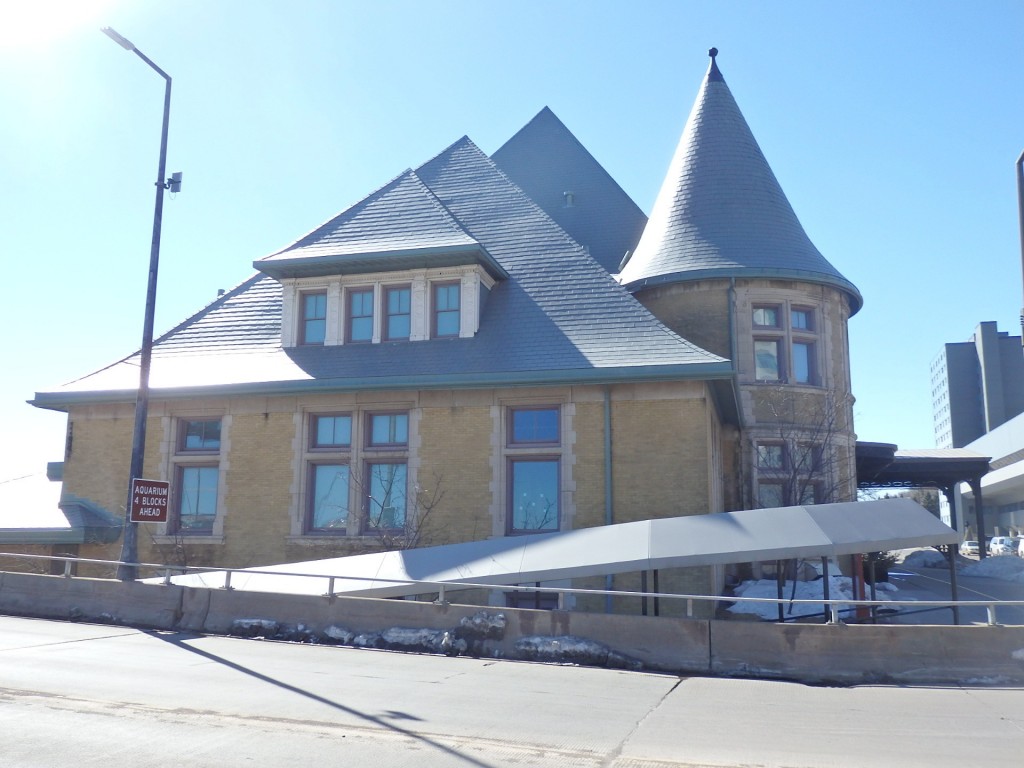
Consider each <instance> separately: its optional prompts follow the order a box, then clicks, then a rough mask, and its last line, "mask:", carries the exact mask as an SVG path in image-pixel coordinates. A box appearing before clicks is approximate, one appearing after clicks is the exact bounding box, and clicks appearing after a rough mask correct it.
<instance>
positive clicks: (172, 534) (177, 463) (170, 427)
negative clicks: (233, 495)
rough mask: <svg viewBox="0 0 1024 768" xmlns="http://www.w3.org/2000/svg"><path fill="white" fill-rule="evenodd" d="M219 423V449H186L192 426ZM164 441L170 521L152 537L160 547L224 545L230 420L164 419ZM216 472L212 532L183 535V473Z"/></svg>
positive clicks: (209, 417) (222, 416)
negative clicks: (184, 543)
mask: <svg viewBox="0 0 1024 768" xmlns="http://www.w3.org/2000/svg"><path fill="white" fill-rule="evenodd" d="M204 422H206V423H213V422H219V425H220V430H219V440H218V441H217V447H216V448H213V447H212V446H206V447H204V448H201V449H190V448H186V447H185V435H186V434H187V433H188V432H189V425H190V424H191V425H195V424H198V423H204ZM162 423H163V438H162V440H161V451H160V453H161V460H160V466H161V472H160V473H159V474H160V476H161V479H164V480H168V481H170V483H171V499H170V508H169V510H168V521H167V522H166V523H158V524H157V526H156V530H155V532H154V534H153V542H154V543H155V544H157V545H170V544H176V543H180V542H181V540H182V539H186V540H187V541H188V542H190V543H193V544H223V543H224V515H225V513H226V511H227V510H226V472H227V468H228V457H229V454H230V442H231V441H230V431H231V417H230V416H229V415H227V414H223V413H219V414H210V413H189V412H185V413H180V414H175V415H172V416H165V417H163V419H162ZM209 467H215V468H216V469H217V492H216V494H217V495H216V512H215V516H214V519H213V526H212V528H211V529H203V530H197V531H192V532H188V531H183V530H181V529H180V528H179V521H178V517H177V516H178V514H179V508H180V504H181V500H182V496H181V494H182V484H181V478H182V470H183V469H185V468H209Z"/></svg>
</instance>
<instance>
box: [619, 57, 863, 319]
mask: <svg viewBox="0 0 1024 768" xmlns="http://www.w3.org/2000/svg"><path fill="white" fill-rule="evenodd" d="M712 50H713V51H714V53H717V51H715V50H714V49H712ZM709 277H779V278H783V279H796V280H801V281H804V282H813V283H819V284H826V285H831V286H833V287H836V288H838V289H840V290H841V291H843V292H844V293H846V294H847V295H848V296H849V298H850V303H851V309H852V312H856V311H857V310H858V309H860V306H861V304H862V303H863V300H862V298H861V295H860V292H859V291H858V290H857V288H856V287H855V286H854V285H853V283H851V282H850V281H849V280H847V279H846V278H845V277H843V276H842V275H841V274H840V273H839V271H838V270H837V269H836V268H835V267H833V266H832V265H831V264H830V263H829V262H828V261H827V260H826V259H825V257H824V256H822V255H821V253H820V252H819V251H818V249H817V248H816V247H815V246H814V244H813V243H812V242H811V240H810V238H809V237H808V236H807V233H806V232H805V231H804V228H803V227H802V226H801V224H800V221H799V219H797V216H796V213H795V212H794V211H793V207H792V206H791V205H790V203H789V200H788V199H787V198H786V195H785V193H784V192H783V191H782V187H781V186H780V185H779V182H778V180H777V179H776V178H775V174H774V173H773V172H772V169H771V167H770V166H769V165H768V161H767V160H766V159H765V157H764V154H763V153H762V152H761V148H760V147H759V146H758V143H757V140H756V139H755V138H754V135H753V133H751V131H750V127H749V126H748V125H747V121H746V120H745V119H744V117H743V114H742V113H741V112H740V109H739V107H738V106H737V104H736V101H735V99H734V98H733V96H732V93H731V91H730V90H729V86H728V85H726V83H725V79H724V78H723V77H722V73H721V71H720V70H719V68H718V65H717V63H716V62H715V59H714V55H712V59H711V65H710V66H709V67H708V71H707V74H706V75H705V77H704V80H703V82H702V83H701V87H700V91H699V93H698V95H697V100H696V102H695V103H694V105H693V109H692V110H691V112H690V116H689V118H688V119H687V121H686V127H685V128H684V130H683V135H682V137H681V139H680V141H679V145H678V147H677V148H676V152H675V156H674V157H673V158H672V164H671V166H670V167H669V172H668V175H667V176H666V177H665V182H664V184H663V185H662V188H661V191H660V192H659V193H658V197H657V199H656V201H655V204H654V209H653V210H652V212H651V216H650V219H649V221H648V224H647V228H646V229H645V230H644V234H643V237H641V239H640V242H639V244H638V245H637V247H636V251H635V252H634V254H633V256H632V257H631V258H630V260H629V262H628V263H627V264H626V265H625V266H624V267H623V269H622V271H621V273H620V275H619V280H620V281H621V282H622V283H623V284H624V285H625V286H626V287H627V288H629V289H630V290H633V291H635V290H638V289H641V288H643V287H646V286H653V285H659V284H664V283H672V282H681V281H688V280H700V279H706V278H709Z"/></svg>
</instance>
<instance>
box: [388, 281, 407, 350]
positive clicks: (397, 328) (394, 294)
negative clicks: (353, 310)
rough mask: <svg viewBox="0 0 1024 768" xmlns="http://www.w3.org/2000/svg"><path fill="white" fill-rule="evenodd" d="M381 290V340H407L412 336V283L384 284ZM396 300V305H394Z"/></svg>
mask: <svg viewBox="0 0 1024 768" xmlns="http://www.w3.org/2000/svg"><path fill="white" fill-rule="evenodd" d="M381 290H382V293H383V297H382V301H381V304H382V310H381V317H382V320H383V324H384V328H383V330H382V336H383V340H384V341H409V340H410V338H411V336H412V284H411V283H395V284H386V285H382V286H381ZM396 301H397V304H398V306H397V307H396V306H394V304H395V303H396Z"/></svg>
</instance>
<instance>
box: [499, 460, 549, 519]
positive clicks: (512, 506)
mask: <svg viewBox="0 0 1024 768" xmlns="http://www.w3.org/2000/svg"><path fill="white" fill-rule="evenodd" d="M505 463H506V466H507V469H506V476H507V477H508V483H507V491H506V492H507V496H508V498H507V499H506V505H505V506H506V517H505V535H507V536H522V535H528V534H531V533H552V532H554V531H560V530H562V510H561V506H562V504H561V498H562V456H561V454H557V453H555V454H552V453H516V454H512V455H508V456H506V457H505ZM529 465H538V466H539V465H549V466H550V467H551V468H552V469H553V470H554V473H555V476H554V495H553V498H550V497H548V496H546V495H542V496H541V498H542V499H547V501H548V506H546V507H543V506H542V503H543V502H541V504H539V505H538V506H537V508H536V509H535V510H534V511H533V512H524V513H523V515H517V510H516V502H517V498H518V496H519V493H518V492H519V490H520V488H517V486H516V478H517V469H518V468H520V467H526V466H529ZM538 501H539V500H538ZM552 507H553V512H552ZM517 519H524V522H525V523H527V524H517Z"/></svg>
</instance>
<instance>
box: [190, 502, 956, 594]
mask: <svg viewBox="0 0 1024 768" xmlns="http://www.w3.org/2000/svg"><path fill="white" fill-rule="evenodd" d="M957 540H958V537H957V534H956V532H954V531H953V530H952V529H951V528H949V527H948V526H946V525H945V524H944V523H942V522H941V521H940V520H938V519H937V518H936V517H935V516H934V515H932V514H931V513H930V512H928V511H927V510H926V509H924V508H923V507H921V506H920V505H919V504H917V503H916V502H913V501H911V500H910V499H884V500H880V501H866V502H847V503H842V504H819V505H814V506H806V507H781V508H777V509H756V510H746V511H742V512H723V513H719V514H709V515H698V516H693V517H674V518H666V519H659V520H644V521H641V522H636V523H622V524H619V525H608V526H602V527H598V528H584V529H581V530H576V531H565V532H559V533H548V534H537V535H531V536H510V537H504V538H498V539H488V540H486V541H474V542H469V543H465V544H450V545H447V546H442V547H424V548H422V549H410V550H403V551H392V552H377V553H373V554H367V555H355V556H352V557H339V558H332V559H329V560H310V561H306V562H298V563H286V564H283V565H274V566H268V567H265V568H250V569H246V570H244V571H241V572H234V573H232V575H231V586H232V587H233V588H234V589H242V590H249V591H254V592H276V593H286V594H313V595H322V594H325V593H327V592H328V591H329V589H330V590H333V592H334V593H335V594H346V595H352V596H356V595H358V596H364V597H401V596H404V595H412V594H420V593H423V592H432V591H435V590H434V589H433V588H431V587H430V586H424V585H423V584H416V583H415V582H424V581H426V582H446V583H460V584H494V585H509V584H523V583H531V582H549V581H554V580H556V579H569V578H580V577H585V576H604V575H608V574H615V573H630V572H636V571H644V570H657V569H664V568H680V567H689V566H701V565H721V564H726V563H741V562H752V561H755V560H782V559H789V558H812V557H813V558H819V557H831V556H836V555H850V554H858V553H863V552H876V551H882V550H889V549H904V548H907V547H920V546H930V545H934V544H952V543H955V542H956V541H957ZM251 571H261V573H252V572H251ZM268 571H269V573H267V572H268ZM294 573H303V574H318V575H320V576H322V577H334V584H333V585H329V581H328V580H327V578H308V577H302V576H290V575H284V574H294ZM225 577H226V573H225V572H224V571H212V572H206V573H201V574H191V575H186V576H178V577H175V578H174V579H173V581H174V583H176V584H181V585H186V586H194V587H211V588H217V587H223V586H224V584H225Z"/></svg>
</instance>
